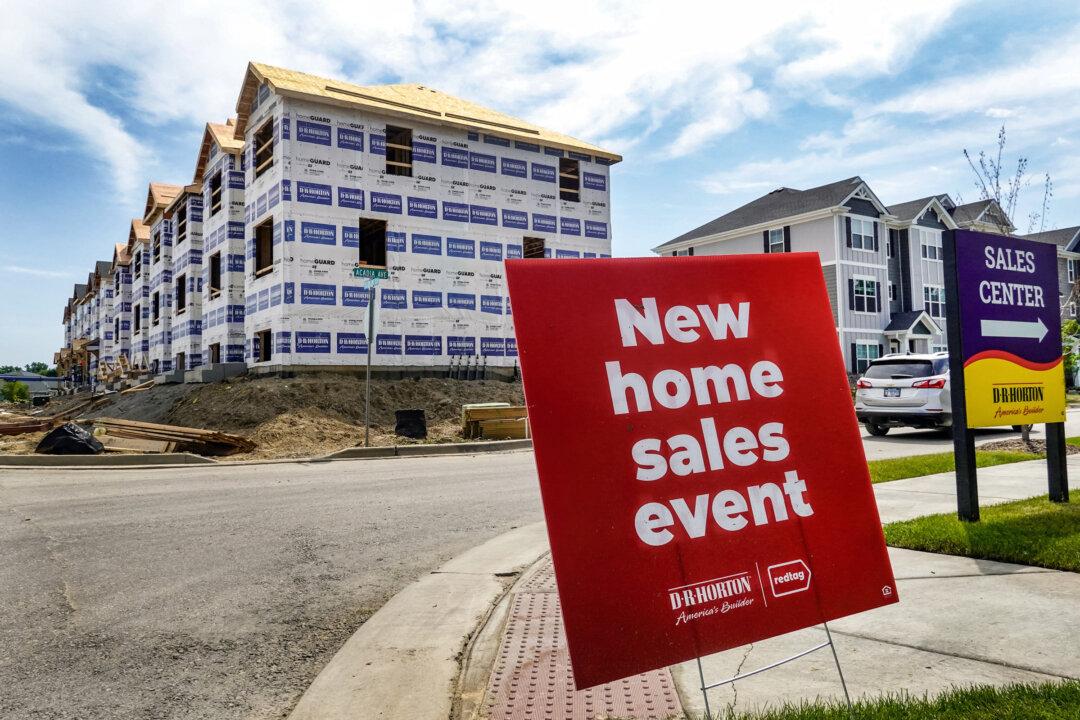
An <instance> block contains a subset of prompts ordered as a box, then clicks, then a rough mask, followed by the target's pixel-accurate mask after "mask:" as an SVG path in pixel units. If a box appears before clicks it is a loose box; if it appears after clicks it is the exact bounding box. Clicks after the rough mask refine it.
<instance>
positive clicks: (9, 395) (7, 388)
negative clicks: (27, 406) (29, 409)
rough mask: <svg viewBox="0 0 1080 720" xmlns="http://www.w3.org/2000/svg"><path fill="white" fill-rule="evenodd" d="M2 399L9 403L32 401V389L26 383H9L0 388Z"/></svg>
mask: <svg viewBox="0 0 1080 720" xmlns="http://www.w3.org/2000/svg"><path fill="white" fill-rule="evenodd" d="M0 397H3V398H4V399H5V400H7V401H8V402H13V403H24V402H29V401H30V387H29V386H28V385H27V384H26V383H21V382H8V383H4V385H3V386H2V387H0Z"/></svg>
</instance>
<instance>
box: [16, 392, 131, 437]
mask: <svg viewBox="0 0 1080 720" xmlns="http://www.w3.org/2000/svg"><path fill="white" fill-rule="evenodd" d="M110 402H112V400H111V399H110V398H107V397H102V396H100V395H95V396H93V397H90V398H89V399H87V400H84V401H83V402H81V403H79V404H77V405H73V406H72V407H69V408H68V409H67V410H64V411H63V412H58V413H56V414H54V415H40V416H30V415H22V416H14V417H13V419H10V420H9V419H4V420H0V435H22V434H23V433H32V432H41V431H43V430H52V429H53V428H54V427H56V426H57V425H62V424H63V423H64V422H65V421H67V420H69V419H71V418H72V417H75V416H76V415H78V414H79V413H82V412H84V411H88V410H93V409H94V408H96V407H101V406H102V405H107V404H108V403H110Z"/></svg>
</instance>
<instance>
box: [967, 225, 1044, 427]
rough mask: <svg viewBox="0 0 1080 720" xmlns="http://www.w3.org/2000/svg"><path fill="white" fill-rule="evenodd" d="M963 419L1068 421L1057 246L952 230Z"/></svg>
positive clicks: (981, 422) (984, 422)
mask: <svg viewBox="0 0 1080 720" xmlns="http://www.w3.org/2000/svg"><path fill="white" fill-rule="evenodd" d="M955 238H956V268H957V273H956V282H957V297H958V299H959V309H960V341H961V349H962V353H961V355H962V357H963V362H964V390H965V394H966V403H965V407H966V408H967V425H968V427H987V426H990V425H1031V424H1035V423H1060V422H1065V368H1064V364H1063V363H1062V359H1061V301H1060V299H1059V297H1058V270H1057V248H1056V247H1055V246H1054V245H1050V244H1049V243H1041V242H1035V241H1032V240H1022V239H1020V238H1014V237H1006V236H1004V235H992V234H989V233H978V232H972V231H967V230H957V231H956V236H955Z"/></svg>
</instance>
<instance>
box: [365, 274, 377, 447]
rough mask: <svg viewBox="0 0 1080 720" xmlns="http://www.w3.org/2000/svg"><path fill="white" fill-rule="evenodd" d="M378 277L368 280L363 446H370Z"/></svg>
mask: <svg viewBox="0 0 1080 720" xmlns="http://www.w3.org/2000/svg"><path fill="white" fill-rule="evenodd" d="M378 284H379V278H377V277H375V278H371V279H370V280H368V315H367V366H366V367H365V368H364V447H370V446H371V346H372V345H374V344H375V286H376V285H378Z"/></svg>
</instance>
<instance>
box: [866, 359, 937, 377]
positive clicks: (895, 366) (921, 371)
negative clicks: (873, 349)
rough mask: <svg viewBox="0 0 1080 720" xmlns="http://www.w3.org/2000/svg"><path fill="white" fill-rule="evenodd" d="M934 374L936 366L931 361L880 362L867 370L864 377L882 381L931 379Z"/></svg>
mask: <svg viewBox="0 0 1080 720" xmlns="http://www.w3.org/2000/svg"><path fill="white" fill-rule="evenodd" d="M934 374H935V373H934V364H933V363H932V362H930V361H929V360H878V361H877V362H875V363H873V364H872V365H870V367H868V368H867V369H866V375H864V376H863V377H868V378H877V379H879V380H882V379H888V378H909V377H912V378H916V377H929V376H931V375H934Z"/></svg>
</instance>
